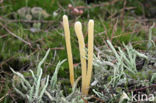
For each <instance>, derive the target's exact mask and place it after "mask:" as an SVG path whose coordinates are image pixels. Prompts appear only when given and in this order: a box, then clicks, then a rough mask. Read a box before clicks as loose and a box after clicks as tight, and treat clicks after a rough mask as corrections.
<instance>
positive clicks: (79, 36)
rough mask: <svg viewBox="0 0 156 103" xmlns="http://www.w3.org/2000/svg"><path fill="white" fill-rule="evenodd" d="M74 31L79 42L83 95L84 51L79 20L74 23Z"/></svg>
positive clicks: (84, 87)
mask: <svg viewBox="0 0 156 103" xmlns="http://www.w3.org/2000/svg"><path fill="white" fill-rule="evenodd" d="M75 32H76V35H77V38H78V42H79V50H80V59H81V69H82V88H81V91H82V94H83V95H85V92H86V71H87V70H86V59H85V57H86V51H85V43H84V37H83V33H82V24H81V23H80V22H76V23H75Z"/></svg>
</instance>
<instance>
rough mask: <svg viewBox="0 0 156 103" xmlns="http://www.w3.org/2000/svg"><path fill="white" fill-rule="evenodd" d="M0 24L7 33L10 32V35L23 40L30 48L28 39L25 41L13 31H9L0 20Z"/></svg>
mask: <svg viewBox="0 0 156 103" xmlns="http://www.w3.org/2000/svg"><path fill="white" fill-rule="evenodd" d="M0 25H1V26H2V27H3V28H4V29H5V30H6V31H7V32H8V33H9V34H11V35H12V36H14V37H15V38H17V39H19V40H20V41H22V42H24V43H25V44H27V45H29V46H30V47H31V48H32V46H31V43H29V42H28V41H25V40H24V39H23V38H21V37H19V36H17V35H16V34H14V33H13V32H11V31H10V30H9V29H8V28H7V27H6V26H5V25H3V24H2V23H1V22H0Z"/></svg>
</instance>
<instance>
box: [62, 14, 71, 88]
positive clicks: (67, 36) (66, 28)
mask: <svg viewBox="0 0 156 103" xmlns="http://www.w3.org/2000/svg"><path fill="white" fill-rule="evenodd" d="M63 27H64V32H65V41H66V48H67V55H68V63H69V72H70V83H71V85H72V87H73V85H74V68H73V57H72V51H71V43H70V31H69V22H68V17H67V16H66V15H64V16H63Z"/></svg>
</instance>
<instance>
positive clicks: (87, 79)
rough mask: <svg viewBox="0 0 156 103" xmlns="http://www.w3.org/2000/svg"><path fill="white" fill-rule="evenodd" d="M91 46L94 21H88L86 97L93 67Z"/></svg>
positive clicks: (92, 43)
mask: <svg viewBox="0 0 156 103" xmlns="http://www.w3.org/2000/svg"><path fill="white" fill-rule="evenodd" d="M93 45H94V21H93V20H89V23H88V69H87V76H86V81H87V83H86V89H87V90H86V95H87V94H88V91H89V85H90V81H91V76H92V67H93Z"/></svg>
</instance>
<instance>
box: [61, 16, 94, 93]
mask: <svg viewBox="0 0 156 103" xmlns="http://www.w3.org/2000/svg"><path fill="white" fill-rule="evenodd" d="M63 26H64V31H65V39H66V47H67V54H68V62H69V69H70V81H71V84H72V86H73V84H74V70H73V59H72V52H71V44H70V31H69V23H68V18H67V16H63ZM74 29H75V32H76V35H77V38H78V43H79V51H80V59H81V69H82V88H81V91H82V94H83V95H85V96H87V95H88V91H89V86H90V81H91V76H92V66H93V64H92V63H93V45H94V35H93V34H94V21H93V20H90V21H89V22H88V66H86V58H85V57H86V51H85V42H84V37H83V33H82V24H81V23H80V22H76V23H75V26H74ZM87 67H88V69H87Z"/></svg>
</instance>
